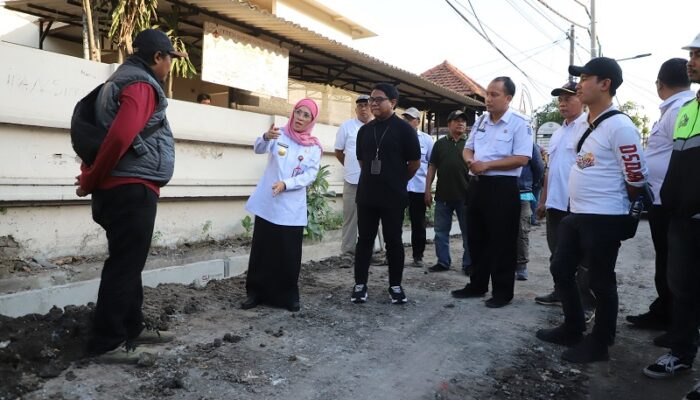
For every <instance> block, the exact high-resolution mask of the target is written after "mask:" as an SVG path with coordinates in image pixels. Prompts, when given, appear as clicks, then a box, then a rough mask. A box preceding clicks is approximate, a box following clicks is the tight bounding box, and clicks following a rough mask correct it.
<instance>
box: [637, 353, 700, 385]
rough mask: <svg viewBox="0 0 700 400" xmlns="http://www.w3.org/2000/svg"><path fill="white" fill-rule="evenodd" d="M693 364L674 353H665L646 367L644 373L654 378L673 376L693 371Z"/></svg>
mask: <svg viewBox="0 0 700 400" xmlns="http://www.w3.org/2000/svg"><path fill="white" fill-rule="evenodd" d="M692 369H693V365H692V363H690V362H685V361H684V360H681V359H680V358H678V357H676V356H674V355H672V354H670V353H669V354H664V355H663V356H661V357H659V359H658V360H656V362H655V363H654V364H651V365H649V366H647V367H646V368H644V370H643V372H644V375H646V376H648V377H649V378H654V379H666V378H672V377H674V376H677V375H681V374H684V373H687V372H690V371H692Z"/></svg>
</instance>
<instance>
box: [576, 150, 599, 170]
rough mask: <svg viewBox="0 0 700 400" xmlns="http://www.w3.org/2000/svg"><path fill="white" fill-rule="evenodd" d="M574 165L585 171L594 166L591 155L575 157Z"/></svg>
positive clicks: (584, 154) (580, 154)
mask: <svg viewBox="0 0 700 400" xmlns="http://www.w3.org/2000/svg"><path fill="white" fill-rule="evenodd" d="M576 165H577V166H578V167H579V168H581V169H586V168H589V167H592V166H594V165H595V157H594V156H593V153H579V154H578V155H577V156H576Z"/></svg>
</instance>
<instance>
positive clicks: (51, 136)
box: [0, 42, 342, 257]
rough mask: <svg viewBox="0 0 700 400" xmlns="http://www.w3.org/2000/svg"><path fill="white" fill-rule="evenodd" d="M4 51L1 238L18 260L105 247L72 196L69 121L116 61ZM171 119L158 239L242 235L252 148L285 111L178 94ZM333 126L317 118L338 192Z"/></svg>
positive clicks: (74, 167) (3, 47) (259, 162)
mask: <svg viewBox="0 0 700 400" xmlns="http://www.w3.org/2000/svg"><path fill="white" fill-rule="evenodd" d="M0 55H2V59H3V62H2V63H0V237H2V236H12V237H13V238H14V240H15V241H17V242H18V243H19V245H20V255H21V256H22V257H26V256H30V255H34V254H39V255H42V256H44V257H55V256H60V255H66V254H92V253H96V252H103V251H104V250H105V248H106V247H105V238H104V234H103V232H102V230H101V229H100V228H99V226H97V225H96V224H95V223H94V222H92V220H91V216H90V210H89V204H88V203H87V202H86V201H84V200H81V199H79V198H78V197H76V196H75V193H74V187H73V181H74V177H75V175H77V174H78V172H79V160H78V159H77V158H76V156H75V153H74V152H73V150H72V148H71V145H70V135H69V132H68V127H69V122H70V116H71V113H72V109H73V107H74V105H75V103H76V102H77V101H78V100H79V99H80V98H81V97H82V96H84V95H85V94H87V93H88V92H89V91H90V90H92V89H93V88H94V87H95V86H96V85H97V84H99V83H100V82H102V81H104V80H105V79H106V78H107V77H108V76H109V75H110V73H111V72H112V71H113V70H114V68H115V66H114V65H108V64H100V63H95V62H91V61H87V60H83V59H80V58H76V57H71V56H66V55H61V54H55V53H51V52H47V51H41V50H37V49H33V48H29V47H23V46H18V45H13V44H8V43H2V42H0ZM168 118H169V120H170V122H171V125H172V127H173V131H174V133H175V138H176V160H177V161H176V167H175V175H174V177H173V180H172V181H171V183H170V185H168V186H167V187H165V188H164V189H163V190H162V193H161V198H162V200H161V203H160V205H159V212H158V218H157V221H156V227H155V231H156V232H157V233H158V234H157V237H158V244H161V245H171V244H176V243H179V242H184V241H196V240H201V239H204V238H205V237H207V236H209V237H212V238H223V237H226V236H231V235H234V234H237V233H239V232H241V231H242V227H241V226H240V220H241V219H242V218H243V217H244V216H245V215H246V213H245V211H244V210H243V205H244V203H245V200H246V199H247V197H248V196H249V195H250V193H251V192H252V190H253V189H254V187H255V185H256V183H257V180H258V178H259V177H260V175H261V174H262V170H263V168H264V166H265V162H266V158H265V157H264V156H255V155H254V154H253V152H252V147H251V145H252V143H253V141H254V140H255V138H256V137H257V136H258V135H260V134H261V133H262V132H264V131H265V130H267V129H268V128H269V126H270V124H271V123H273V122H274V123H275V124H277V125H282V124H284V123H285V122H286V117H282V116H270V115H263V114H257V113H253V112H246V111H238V110H230V109H226V108H220V107H210V106H203V105H199V104H195V103H191V102H183V101H178V100H173V101H171V103H170V106H169V108H168ZM336 129H337V127H335V126H331V125H322V124H319V125H316V128H315V132H314V133H315V134H316V135H317V136H318V137H319V138H320V139H321V141H322V144H323V146H324V149H325V151H326V153H325V154H324V158H323V160H322V164H329V165H331V166H332V168H331V172H332V176H331V184H332V189H333V190H335V191H336V192H341V191H342V167H341V166H340V165H339V164H338V162H337V161H336V160H335V158H334V157H333V155H332V151H333V142H334V138H335V132H336ZM337 205H339V202H337V203H336V206H337Z"/></svg>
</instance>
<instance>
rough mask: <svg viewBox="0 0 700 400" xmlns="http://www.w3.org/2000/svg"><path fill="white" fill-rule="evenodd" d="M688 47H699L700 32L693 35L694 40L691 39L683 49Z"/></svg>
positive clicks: (688, 48)
mask: <svg viewBox="0 0 700 400" xmlns="http://www.w3.org/2000/svg"><path fill="white" fill-rule="evenodd" d="M690 49H700V33H698V35H697V36H695V40H693V41H692V42H691V43H690V44H689V45H687V46H685V47H683V50H690Z"/></svg>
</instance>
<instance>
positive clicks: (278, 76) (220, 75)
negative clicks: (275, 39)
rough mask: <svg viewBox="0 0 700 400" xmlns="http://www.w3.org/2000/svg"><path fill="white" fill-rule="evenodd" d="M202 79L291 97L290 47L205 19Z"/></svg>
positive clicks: (276, 95)
mask: <svg viewBox="0 0 700 400" xmlns="http://www.w3.org/2000/svg"><path fill="white" fill-rule="evenodd" d="M202 53H203V54H202V80H203V81H207V82H212V83H216V84H219V85H225V86H230V87H234V88H238V89H243V90H249V91H251V92H254V93H258V94H262V95H266V96H272V97H280V98H283V99H287V88H288V73H289V50H287V49H285V48H282V47H279V46H275V45H273V44H272V43H269V42H266V41H264V40H260V39H258V38H255V37H252V36H249V35H246V34H243V33H240V32H237V31H234V30H233V29H231V28H228V27H225V26H222V25H218V24H215V23H212V22H204V44H203V48H202Z"/></svg>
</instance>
